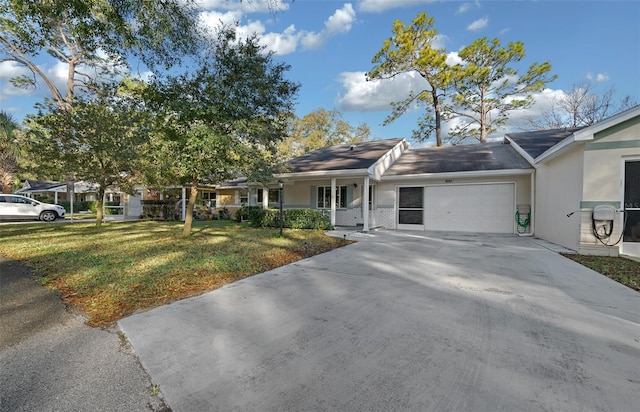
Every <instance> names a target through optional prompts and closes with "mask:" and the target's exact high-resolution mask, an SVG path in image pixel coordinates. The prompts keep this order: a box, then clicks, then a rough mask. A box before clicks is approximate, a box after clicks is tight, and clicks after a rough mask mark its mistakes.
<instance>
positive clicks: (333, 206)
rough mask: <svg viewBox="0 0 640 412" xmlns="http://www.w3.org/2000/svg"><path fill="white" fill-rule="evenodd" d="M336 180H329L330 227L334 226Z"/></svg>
mask: <svg viewBox="0 0 640 412" xmlns="http://www.w3.org/2000/svg"><path fill="white" fill-rule="evenodd" d="M336 202H337V196H336V178H335V177H334V178H333V179H331V226H335V225H336Z"/></svg>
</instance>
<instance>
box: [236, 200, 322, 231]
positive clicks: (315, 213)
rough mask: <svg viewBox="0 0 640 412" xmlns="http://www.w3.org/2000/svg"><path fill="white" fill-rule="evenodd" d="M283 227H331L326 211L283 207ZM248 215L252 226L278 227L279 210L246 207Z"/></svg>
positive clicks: (316, 228) (320, 228)
mask: <svg viewBox="0 0 640 412" xmlns="http://www.w3.org/2000/svg"><path fill="white" fill-rule="evenodd" d="M282 212H283V213H282V221H283V227H286V228H289V229H315V230H329V229H331V219H330V218H329V216H328V215H327V213H325V212H323V211H321V210H312V209H285V210H283V211H282ZM248 217H249V222H250V224H251V226H253V227H280V210H279V209H264V208H262V207H258V206H252V207H250V208H248Z"/></svg>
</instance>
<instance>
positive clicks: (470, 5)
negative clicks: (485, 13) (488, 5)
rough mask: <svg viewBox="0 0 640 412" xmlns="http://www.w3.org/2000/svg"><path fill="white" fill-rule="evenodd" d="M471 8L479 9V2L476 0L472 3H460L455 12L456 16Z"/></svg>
mask: <svg viewBox="0 0 640 412" xmlns="http://www.w3.org/2000/svg"><path fill="white" fill-rule="evenodd" d="M473 7H476V8H479V7H480V2H479V1H478V0H476V1H474V2H473V3H462V4H461V5H460V6H459V7H458V10H456V14H463V13H466V12H468V11H469V10H471V9H472V8H473Z"/></svg>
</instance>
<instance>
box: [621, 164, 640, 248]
mask: <svg viewBox="0 0 640 412" xmlns="http://www.w3.org/2000/svg"><path fill="white" fill-rule="evenodd" d="M638 176H640V161H627V162H626V163H625V165H624V209H625V219H624V223H625V228H624V239H623V241H624V242H634V243H636V242H638V243H640V180H638Z"/></svg>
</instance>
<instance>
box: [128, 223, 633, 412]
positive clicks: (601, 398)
mask: <svg viewBox="0 0 640 412" xmlns="http://www.w3.org/2000/svg"><path fill="white" fill-rule="evenodd" d="M343 234H347V235H348V237H349V238H353V239H356V240H358V241H359V242H358V243H356V244H353V245H350V246H347V247H344V248H341V249H338V250H335V251H332V252H329V253H325V254H322V255H318V256H314V257H311V258H309V259H305V260H303V261H300V262H297V263H295V264H291V265H288V266H285V267H282V268H279V269H276V270H273V271H270V272H266V273H263V274H260V275H257V276H254V277H252V278H248V279H245V280H242V281H240V282H237V283H234V284H232V285H228V286H226V287H223V288H221V289H219V290H216V291H213V292H210V293H207V294H204V295H201V296H199V297H195V298H192V299H187V300H183V301H180V302H176V303H174V304H171V305H167V306H164V307H160V308H157V309H154V310H151V311H149V312H146V313H141V314H137V315H134V316H131V317H129V318H126V319H123V320H122V321H120V322H119V325H120V327H121V329H122V330H123V332H124V333H125V334H126V336H127V337H128V338H129V340H130V341H131V342H132V344H133V346H134V348H135V350H136V352H137V354H138V355H139V357H140V359H141V362H142V364H143V366H144V367H145V368H146V370H147V371H148V372H149V373H150V375H151V377H152V379H153V381H154V382H155V383H157V384H159V385H160V389H161V390H162V392H163V393H164V395H165V398H166V401H167V403H168V404H169V406H170V407H171V408H172V409H173V410H174V411H176V412H180V411H229V410H238V411H240V410H242V411H325V410H326V411H392V410H402V411H454V410H455V411H515V410H517V411H549V410H554V411H556V410H562V411H596V410H597V411H600V410H602V411H605V410H606V411H631V410H637V408H638V393H640V368H638V365H640V294H639V293H637V292H635V291H633V290H631V289H628V288H626V287H624V286H622V285H620V284H618V283H616V282H614V281H611V280H609V279H607V278H605V277H603V276H601V275H599V274H597V273H595V272H593V271H591V270H588V269H585V268H584V267H582V266H580V265H578V264H577V263H574V262H572V261H570V260H568V259H565V258H564V257H562V256H561V255H559V254H558V253H556V252H554V251H551V250H549V249H548V248H546V247H545V246H544V244H540V243H537V242H536V241H535V240H534V239H531V238H519V237H515V236H486V235H443V234H429V233H424V232H415V233H414V232H385V231H382V232H371V233H370V234H361V233H357V232H348V233H347V232H345V233H335V235H337V236H340V237H342V235H343Z"/></svg>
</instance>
